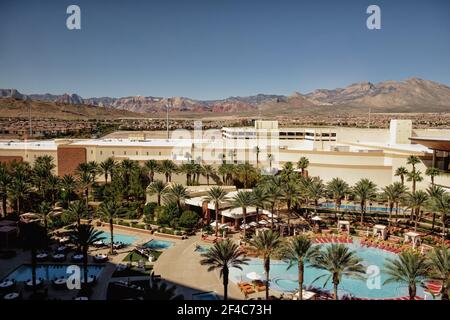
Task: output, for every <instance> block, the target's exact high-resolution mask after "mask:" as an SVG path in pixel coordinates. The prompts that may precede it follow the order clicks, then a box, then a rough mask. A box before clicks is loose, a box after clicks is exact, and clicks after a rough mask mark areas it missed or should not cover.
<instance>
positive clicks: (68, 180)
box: [61, 174, 78, 205]
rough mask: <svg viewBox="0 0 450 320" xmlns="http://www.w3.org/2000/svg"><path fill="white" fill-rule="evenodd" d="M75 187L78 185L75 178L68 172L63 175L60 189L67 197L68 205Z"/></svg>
mask: <svg viewBox="0 0 450 320" xmlns="http://www.w3.org/2000/svg"><path fill="white" fill-rule="evenodd" d="M77 188H78V185H77V181H76V180H75V178H74V177H73V176H72V175H70V174H66V175H64V177H63V178H62V180H61V189H62V191H63V194H64V196H65V197H66V198H67V202H68V204H69V205H70V202H71V201H72V199H73V197H74V195H75V190H76V189H77Z"/></svg>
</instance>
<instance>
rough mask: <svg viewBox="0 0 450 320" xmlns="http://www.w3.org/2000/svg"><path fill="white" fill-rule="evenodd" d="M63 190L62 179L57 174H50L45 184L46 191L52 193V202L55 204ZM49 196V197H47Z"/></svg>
mask: <svg viewBox="0 0 450 320" xmlns="http://www.w3.org/2000/svg"><path fill="white" fill-rule="evenodd" d="M60 190H61V179H60V178H59V177H58V176H56V175H53V174H51V175H49V176H48V178H47V183H46V184H45V192H46V193H47V194H48V193H49V194H50V198H51V204H52V205H54V204H55V198H56V197H58V196H59V193H60ZM47 198H48V197H47Z"/></svg>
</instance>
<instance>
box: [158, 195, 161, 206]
mask: <svg viewBox="0 0 450 320" xmlns="http://www.w3.org/2000/svg"><path fill="white" fill-rule="evenodd" d="M159 206H161V193H158V207H159Z"/></svg>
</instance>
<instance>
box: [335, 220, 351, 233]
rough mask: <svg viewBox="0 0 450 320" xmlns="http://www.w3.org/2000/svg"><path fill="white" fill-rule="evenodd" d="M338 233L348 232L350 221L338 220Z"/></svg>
mask: <svg viewBox="0 0 450 320" xmlns="http://www.w3.org/2000/svg"><path fill="white" fill-rule="evenodd" d="M337 226H338V231H339V232H340V231H347V232H350V221H347V220H339V221H338V224H337Z"/></svg>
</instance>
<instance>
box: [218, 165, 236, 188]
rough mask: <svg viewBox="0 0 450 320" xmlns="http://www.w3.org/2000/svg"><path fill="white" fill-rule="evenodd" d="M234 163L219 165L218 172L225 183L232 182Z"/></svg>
mask: <svg viewBox="0 0 450 320" xmlns="http://www.w3.org/2000/svg"><path fill="white" fill-rule="evenodd" d="M233 172H234V165H233V164H229V163H222V164H221V165H220V167H219V170H218V173H219V174H220V175H221V176H222V181H223V183H225V184H226V185H231V183H232V182H233Z"/></svg>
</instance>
